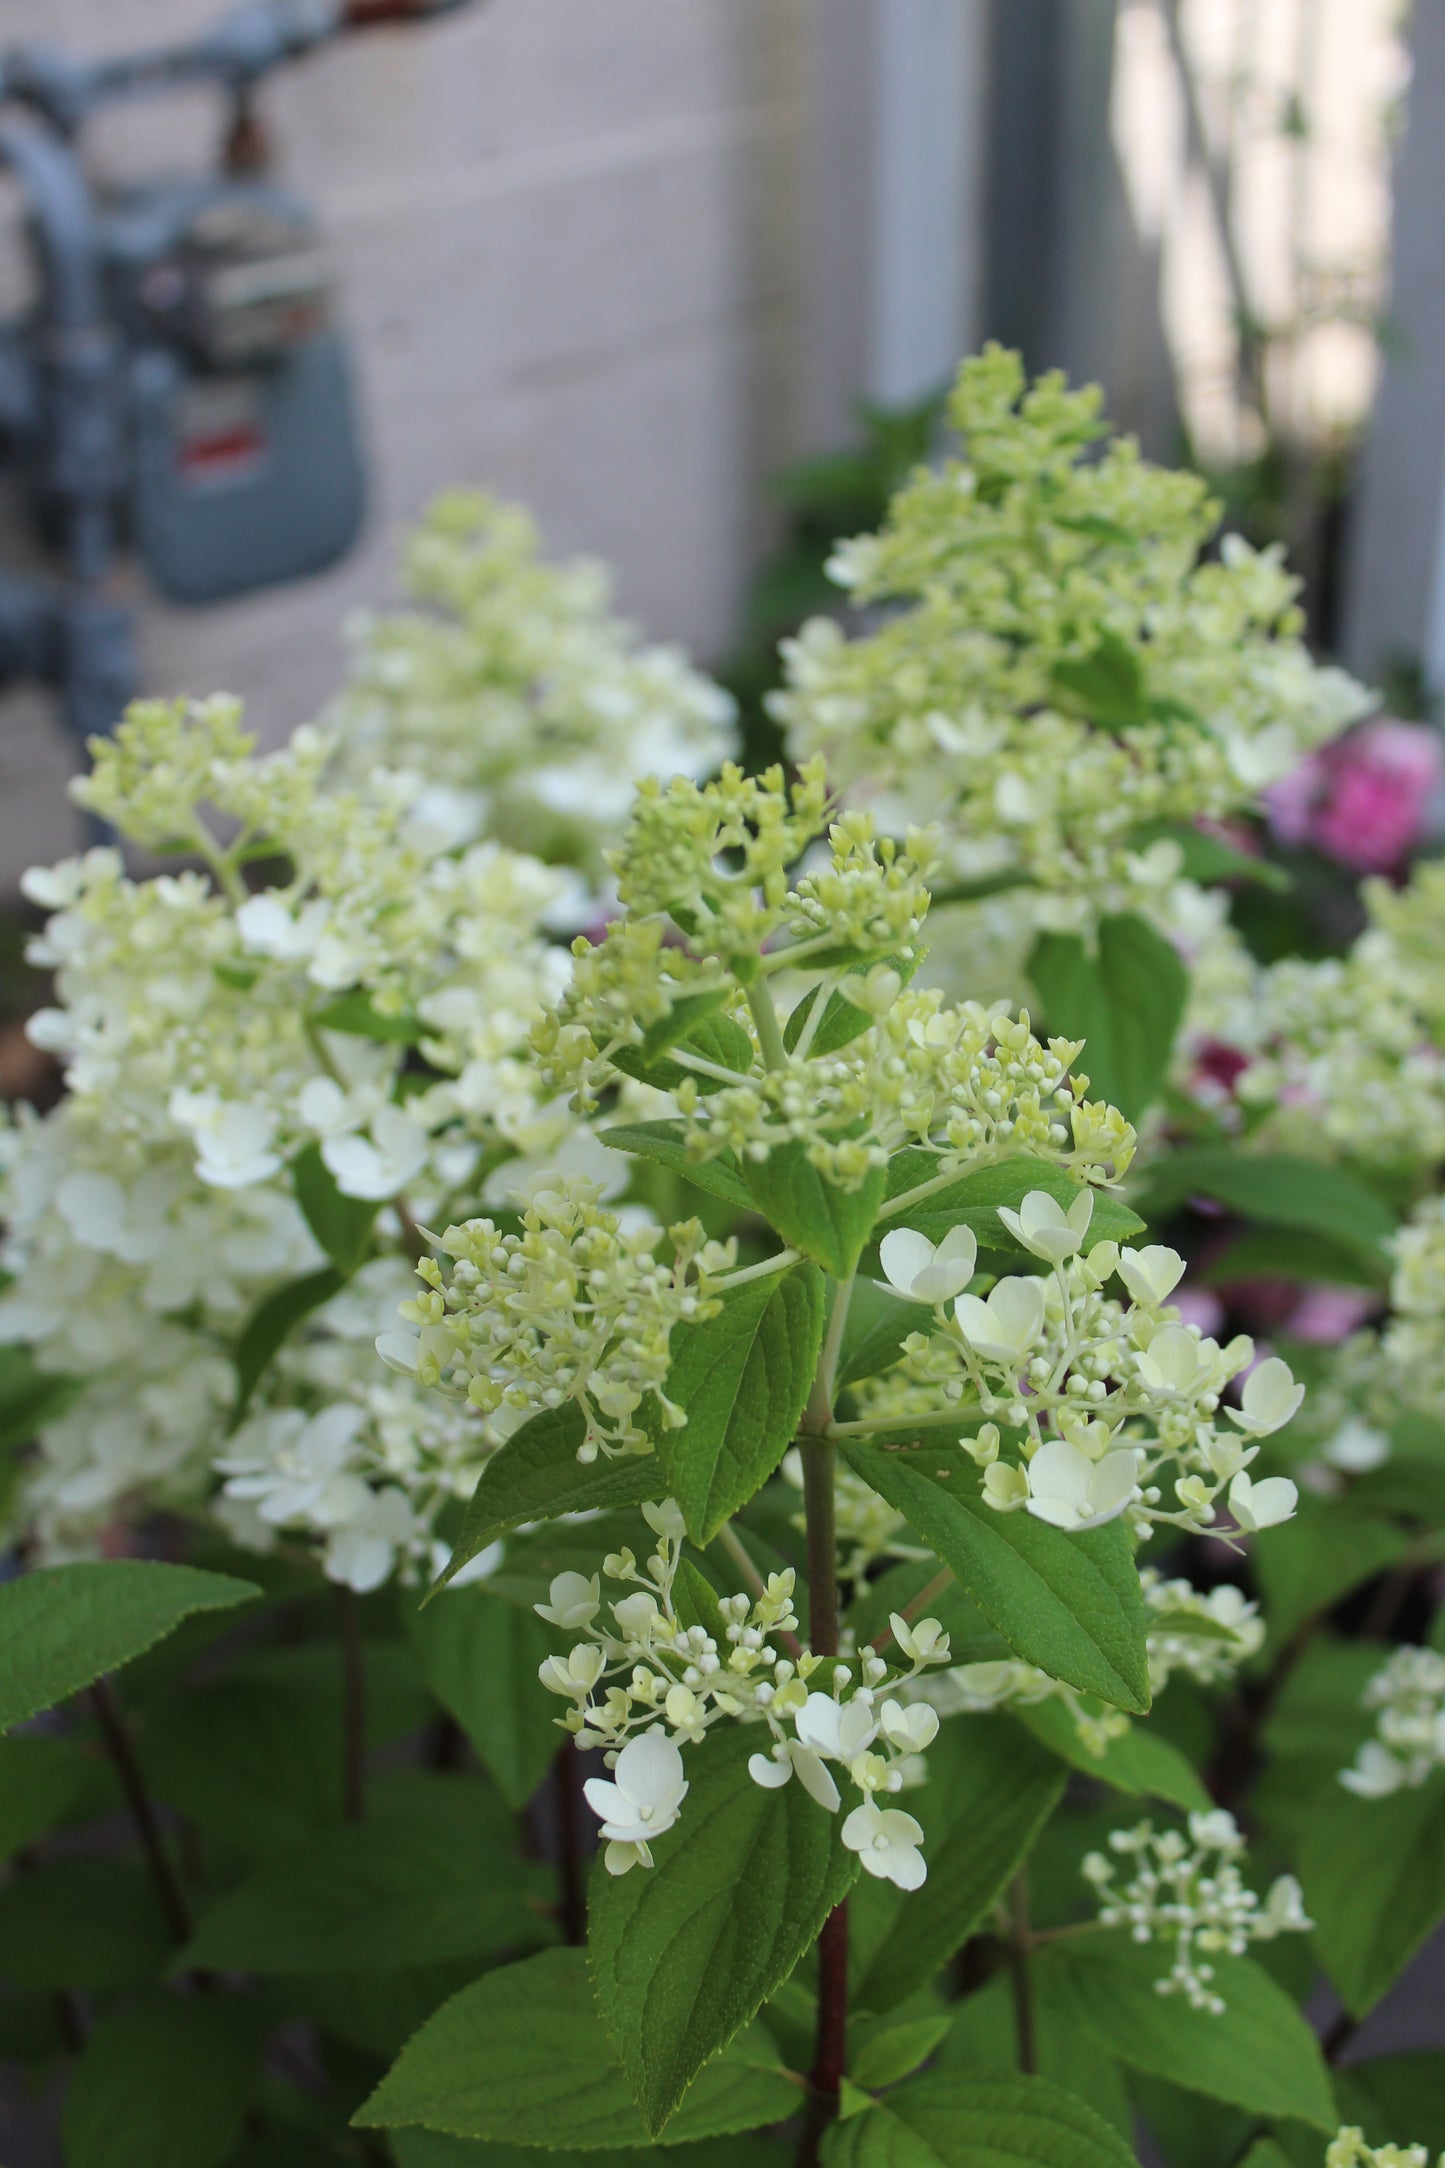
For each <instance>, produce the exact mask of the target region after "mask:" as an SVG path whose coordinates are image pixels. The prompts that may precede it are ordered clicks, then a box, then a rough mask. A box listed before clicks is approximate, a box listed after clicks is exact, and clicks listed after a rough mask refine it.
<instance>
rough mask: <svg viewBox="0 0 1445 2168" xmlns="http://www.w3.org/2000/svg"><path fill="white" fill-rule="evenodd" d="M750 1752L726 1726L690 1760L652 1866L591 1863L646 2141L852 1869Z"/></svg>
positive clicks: (813, 1808)
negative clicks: (674, 1823)
mask: <svg viewBox="0 0 1445 2168" xmlns="http://www.w3.org/2000/svg"><path fill="white" fill-rule="evenodd" d="M752 1746H753V1741H752V1740H750V1739H749V1738H748V1736H747V1735H746V1734H745V1733H744V1734H733V1735H732V1736H730V1737H728V1738H726V1739H716V1740H709V1741H708V1742H707V1745H706V1746H705V1747H704V1748H702V1749H699V1750H698V1752H697V1753H695V1754H693V1755H690V1756H689V1757H688V1764H687V1767H688V1777H689V1784H690V1790H689V1793H688V1801H687V1819H686V1825H685V1827H682V1828H679V1829H676V1830H673V1831H670V1832H669V1833H668V1835H667V1836H665V1837H662V1838H659V1839H658V1840H657V1841H656V1843H655V1844H654V1846H653V1853H654V1857H655V1860H656V1865H655V1866H654V1867H653V1869H652V1870H651V1872H649V1873H646V1874H635V1873H634V1874H628V1875H622V1876H615V1877H614V1876H611V1875H608V1874H607V1873H606V1872H605V1870H604V1869H603V1867H602V1865H601V1863H600V1862H599V1864H598V1866H597V1867H596V1868H595V1869H594V1870H593V1877H592V1889H591V1901H590V1904H589V1908H588V1952H589V1962H590V1964H591V1970H592V1980H593V1986H594V1988H595V1991H596V1995H597V2005H598V2008H599V2010H600V2011H601V2013H602V2021H603V2024H604V2025H605V2026H606V2028H607V2031H608V2034H609V2036H610V2038H611V2040H612V2043H613V2046H614V2048H615V2049H616V2051H617V2053H618V2055H619V2056H620V2057H621V2059H622V2063H623V2067H624V2068H625V2070H626V2071H627V2075H628V2078H629V2080H630V2082H631V2085H632V2089H633V2096H634V2098H635V2099H636V2102H637V2105H638V2108H639V2110H640V2112H641V2115H642V2119H643V2121H644V2123H645V2124H646V2125H647V2128H648V2130H649V2131H650V2132H651V2133H652V2134H653V2135H654V2136H656V2134H657V2133H658V2132H659V2131H660V2130H661V2129H662V2128H663V2126H664V2125H665V2124H667V2123H668V2121H669V2118H670V2117H671V2116H672V2114H673V2112H674V2110H675V2109H676V2107H677V2105H678V2102H679V2101H680V2100H681V2099H682V2097H683V2094H684V2093H685V2092H686V2090H687V2088H688V2086H689V2085H690V2084H691V2083H692V2081H693V2079H694V2078H695V2077H696V2075H697V2073H698V2072H699V2071H700V2070H701V2069H702V2067H703V2065H704V2064H705V2063H707V2062H708V2061H709V2060H710V2058H711V2057H713V2056H714V2055H716V2054H717V2052H718V2050H719V2049H720V2048H723V2047H725V2046H726V2045H727V2043H728V2042H729V2041H730V2040H732V2038H733V2037H734V2035H735V2034H736V2033H738V2032H739V2031H740V2030H741V2028H742V2027H743V2026H744V2025H746V2024H747V2023H748V2021H749V2020H750V2019H751V2018H752V2017H753V2016H754V2015H755V2014H756V2012H757V2011H758V2010H759V2008H760V2007H761V2006H762V2004H763V2003H764V2002H765V2001H766V1999H767V1997H768V1996H769V1995H770V1994H771V1993H772V1991H773V1989H774V1988H775V1987H777V1986H778V1985H779V1983H780V1982H781V1981H783V1980H785V1979H786V1978H787V1977H788V1975H789V1973H791V1971H792V1970H793V1967H794V1966H795V1965H796V1964H797V1962H798V1960H799V1958H800V1957H801V1956H802V1954H803V1952H804V1951H805V1950H807V1949H809V1948H811V1946H812V1944H813V1942H814V1941H815V1940H816V1939H817V1936H818V1933H819V1930H820V1929H821V1927H822V1925H823V1922H824V1920H825V1919H826V1918H827V1916H828V1914H829V1913H830V1912H831V1911H832V1909H833V1907H834V1905H836V1904H837V1903H839V1901H840V1900H841V1899H842V1897H843V1896H844V1895H845V1894H846V1892H847V1890H848V1888H849V1887H850V1885H851V1884H852V1882H853V1881H854V1879H855V1877H856V1875H857V1872H858V1860H857V1856H856V1854H854V1853H851V1852H846V1851H844V1849H843V1847H842V1845H841V1843H840V1842H839V1840H838V1833H837V1826H836V1823H835V1821H834V1819H833V1818H832V1817H830V1816H829V1815H826V1814H824V1813H822V1812H821V1811H820V1810H819V1808H818V1806H817V1804H816V1802H815V1801H813V1800H812V1799H810V1798H809V1797H808V1795H807V1793H806V1792H805V1791H804V1790H803V1787H802V1786H801V1784H786V1785H784V1786H783V1787H782V1788H781V1790H777V1791H773V1790H768V1789H766V1788H765V1787H764V1786H762V1785H759V1784H755V1783H754V1782H753V1780H752V1778H751V1777H750V1776H749V1774H748V1767H747V1764H748V1757H749V1750H750V1748H751V1747H752Z"/></svg>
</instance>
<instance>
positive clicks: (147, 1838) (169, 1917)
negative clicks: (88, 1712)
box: [90, 1679, 191, 1942]
mask: <svg viewBox="0 0 1445 2168" xmlns="http://www.w3.org/2000/svg"><path fill="white" fill-rule="evenodd" d="M90 1705H91V1707H92V1708H93V1709H94V1711H95V1715H96V1721H97V1723H98V1724H99V1725H100V1735H101V1737H102V1739H103V1740H104V1741H105V1750H106V1752H107V1754H109V1756H110V1758H111V1761H112V1762H113V1763H114V1765H115V1771H116V1774H117V1776H118V1777H119V1778H120V1782H121V1789H122V1790H123V1791H124V1793H125V1796H126V1804H127V1805H128V1806H129V1808H130V1813H131V1820H132V1821H133V1822H134V1823H135V1830H136V1835H137V1836H138V1837H139V1839H140V1846H141V1850H142V1851H143V1852H144V1853H145V1856H146V1863H147V1865H148V1866H149V1868H150V1871H151V1880H152V1881H153V1882H154V1884H155V1888H156V1895H157V1897H158V1898H159V1899H160V1904H161V1910H162V1911H163V1912H164V1913H165V1916H166V1925H167V1926H168V1927H169V1929H170V1931H171V1935H172V1937H173V1939H174V1940H175V1941H177V1942H189V1941H190V1939H191V1911H190V1906H189V1905H188V1904H187V1903H186V1899H185V1893H184V1892H183V1890H182V1888H181V1885H180V1880H179V1878H178V1876H177V1874H176V1870H175V1867H174V1866H173V1864H172V1862H171V1856H170V1854H169V1852H168V1851H167V1850H166V1844H165V1838H164V1837H163V1835H162V1834H161V1825H160V1819H159V1817H158V1815H157V1813H156V1810H155V1803H154V1801H153V1800H152V1798H151V1796H150V1793H149V1792H148V1791H147V1790H146V1785H145V1778H144V1777H143V1776H142V1774H141V1768H140V1763H139V1762H138V1761H137V1760H136V1755H135V1746H134V1744H133V1742H132V1740H131V1736H130V1732H129V1730H128V1728H127V1726H126V1721H125V1718H124V1716H123V1715H122V1714H121V1709H120V1704H119V1702H118V1701H117V1700H116V1697H115V1693H114V1690H113V1689H112V1687H111V1684H110V1681H109V1680H108V1679H97V1680H96V1682H95V1684H94V1686H92V1687H91V1689H90Z"/></svg>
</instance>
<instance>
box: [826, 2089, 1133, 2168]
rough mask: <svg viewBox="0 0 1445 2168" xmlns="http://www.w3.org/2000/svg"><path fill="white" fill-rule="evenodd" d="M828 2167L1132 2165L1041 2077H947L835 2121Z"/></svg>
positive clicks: (1104, 2128) (1102, 2129)
mask: <svg viewBox="0 0 1445 2168" xmlns="http://www.w3.org/2000/svg"><path fill="white" fill-rule="evenodd" d="M823 2160H824V2164H825V2168H985V2164H987V2168H1134V2154H1133V2150H1132V2148H1131V2147H1129V2146H1128V2145H1126V2144H1125V2142H1124V2140H1123V2139H1122V2138H1121V2137H1120V2135H1119V2133H1118V2132H1117V2131H1116V2130H1111V2129H1110V2127H1109V2125H1108V2124H1107V2123H1106V2122H1105V2121H1104V2119H1103V2117H1102V2116H1100V2115H1096V2114H1095V2113H1094V2110H1093V2109H1092V2108H1088V2107H1085V2105H1084V2103H1083V2101H1081V2100H1076V2099H1075V2098H1074V2096H1073V2095H1072V2093H1065V2092H1063V2091H1061V2090H1060V2088H1059V2087H1058V2086H1055V2085H1050V2084H1049V2083H1048V2082H1047V2081H1046V2080H1045V2079H1043V2078H1023V2077H993V2076H990V2075H986V2074H984V2073H982V2072H979V2073H974V2072H972V2071H956V2072H955V2071H941V2072H938V2073H936V2074H935V2073H932V2072H930V2073H928V2074H926V2075H925V2076H923V2077H920V2078H910V2079H909V2080H908V2081H907V2083H906V2084H903V2085H900V2086H898V2087H897V2089H896V2090H895V2091H893V2092H891V2093H890V2094H889V2096H888V2098H887V2100H886V2101H879V2102H877V2103H876V2104H875V2105H874V2106H872V2107H871V2108H869V2109H867V2110H866V2112H865V2113H863V2114H862V2115H857V2116H853V2117H850V2118H849V2120H848V2121H846V2122H839V2123H835V2124H833V2126H832V2127H831V2129H830V2130H829V2132H828V2134H827V2137H826V2138H825V2140H824V2144H823Z"/></svg>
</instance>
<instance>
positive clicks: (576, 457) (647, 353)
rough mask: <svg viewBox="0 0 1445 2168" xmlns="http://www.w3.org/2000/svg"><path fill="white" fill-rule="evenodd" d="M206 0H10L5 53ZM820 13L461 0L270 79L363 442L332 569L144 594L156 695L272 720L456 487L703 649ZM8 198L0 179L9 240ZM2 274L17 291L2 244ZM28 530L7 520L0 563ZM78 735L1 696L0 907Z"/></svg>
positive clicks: (126, 123)
mask: <svg viewBox="0 0 1445 2168" xmlns="http://www.w3.org/2000/svg"><path fill="white" fill-rule="evenodd" d="M212 12H213V8H212V7H211V6H210V5H208V4H207V0H0V43H4V42H7V41H8V40H10V39H12V38H17V37H27V38H41V37H43V38H44V39H46V40H47V41H49V42H54V43H57V44H65V45H68V46H70V47H71V48H73V49H75V50H77V51H84V52H97V53H98V52H105V51H111V50H116V49H121V48H125V47H128V46H132V45H135V44H139V43H143V42H151V41H155V40H158V39H165V38H171V37H175V36H179V35H187V34H190V33H192V32H194V31H195V30H197V29H199V28H200V27H201V26H202V25H203V24H204V23H205V22H206V21H207V20H208V19H209V17H210V15H211V13H212ZM809 15H810V0H477V4H475V5H474V6H472V7H471V8H470V9H468V10H465V11H464V12H463V13H461V14H459V15H457V16H453V17H450V18H445V19H442V20H440V21H438V22H436V23H433V24H430V25H424V26H422V27H420V28H417V29H415V30H410V31H407V32H402V33H397V32H386V33H380V34H372V35H369V36H367V37H364V38H356V39H353V40H351V41H350V42H348V43H347V44H345V45H342V46H337V47H332V48H329V49H328V50H326V51H323V52H322V53H320V54H319V55H317V56H316V57H314V58H313V59H311V60H310V61H308V62H307V63H306V64H305V65H304V66H303V67H301V68H299V69H297V70H296V71H295V72H294V73H292V74H290V75H288V76H286V77H284V78H277V79H274V80H273V81H272V83H271V84H270V85H268V87H267V90H266V92H265V94H264V99H265V110H266V112H267V114H268V116H269V117H270V118H271V120H272V121H273V123H274V131H275V136H276V139H277V142H278V145H279V148H280V152H281V159H280V164H281V170H282V172H283V173H284V175H285V176H286V177H287V178H288V179H290V180H292V181H293V182H294V183H295V184H296V185H298V186H299V187H300V188H301V189H302V190H303V191H305V192H306V193H307V194H308V195H309V196H310V197H311V198H312V200H313V201H314V203H315V204H316V207H317V209H318V211H319V212H320V214H321V218H322V222H323V226H324V230H325V233H326V235H327V237H328V239H329V242H330V245H331V248H332V250H333V253H334V257H335V259H336V262H337V266H338V269H339V272H340V279H341V289H342V297H343V299H342V307H343V312H344V318H345V321H346V323H347V325H348V326H349V328H350V330H351V331H352V333H353V334H354V338H355V348H356V361H357V370H358V376H359V380H360V393H361V399H362V404H363V409H364V415H365V420H366V424H367V433H368V439H369V444H370V450H371V458H372V507H371V514H370V518H369V522H368V527H367V531H366V535H365V537H364V539H363V542H362V544H361V547H360V548H359V549H358V550H357V551H356V553H355V554H354V555H353V556H352V557H351V558H350V559H349V560H348V561H347V563H345V564H344V565H342V566H340V567H338V568H337V569H336V570H335V571H333V572H331V573H328V574H325V575H323V576H322V577H320V578H318V579H315V580H312V581H310V582H307V583H305V584H304V585H301V586H296V587H292V588H289V589H281V590H274V591H272V592H270V593H268V594H264V595H260V596H257V597H254V598H251V599H246V600H242V601H240V602H236V603H231V604H228V605H224V606H222V607H219V608H208V609H204V610H199V611H194V610H186V611H183V610H177V609H175V608H171V607H167V606H165V605H164V604H162V603H160V602H159V601H158V600H157V599H156V598H155V597H154V596H152V595H147V594H145V593H144V592H143V591H140V592H139V595H138V599H139V603H140V612H141V652H142V662H143V670H144V681H145V686H146V689H147V690H154V691H157V692H164V691H173V690H183V689H191V690H201V689H205V688H209V687H212V686H218V685H219V686H225V687H226V688H228V689H230V690H234V691H237V692H239V693H242V694H243V695H245V696H246V698H247V700H248V703H249V704H250V707H251V711H252V714H253V717H254V719H255V721H256V722H257V724H258V726H259V727H260V728H261V730H262V731H263V733H264V734H265V735H266V737H268V738H273V739H274V738H276V737H278V736H280V735H281V734H282V733H283V732H284V731H285V730H286V729H288V728H289V727H290V726H292V725H293V724H294V723H296V722H297V721H299V720H301V719H302V718H303V717H304V716H305V715H306V714H307V713H309V712H311V711H312V710H313V709H314V708H315V707H316V705H317V704H318V703H319V702H320V701H321V700H322V699H323V698H324V696H325V695H326V693H327V692H328V691H329V689H330V688H331V686H332V685H333V684H334V683H335V680H336V676H337V672H338V667H339V655H340V647H339V640H338V629H339V625H340V621H341V619H342V617H343V615H344V613H345V612H346V610H347V609H348V608H350V607H351V606H353V605H354V604H356V603H359V602H363V601H373V600H382V599H385V598H386V597H387V596H388V595H389V594H390V593H391V592H392V589H393V564H394V549H395V542H396V538H397V535H398V533H399V532H400V530H401V529H402V528H403V527H404V526H405V524H406V523H407V522H408V521H409V520H410V519H411V518H412V517H414V516H415V514H416V513H417V512H418V511H419V510H420V508H421V507H422V505H423V504H424V503H425V502H426V500H427V498H428V497H429V496H430V494H431V493H432V492H433V491H434V490H436V489H437V488H439V487H440V486H442V485H443V484H445V483H447V482H450V481H456V480H463V481H471V482H479V483H486V484H488V485H490V486H492V487H495V488H498V489H500V490H502V491H505V492H508V493H511V494H514V495H517V496H519V497H522V498H524V499H525V500H527V501H528V502H529V503H530V504H531V505H532V506H533V507H534V508H535V510H536V512H537V513H538V515H539V517H540V519H541V521H542V523H543V526H544V529H545V531H546V533H547V536H548V539H549V543H550V545H551V547H552V548H553V549H554V551H556V552H559V553H562V552H571V551H576V550H588V551H595V552H598V553H600V554H601V555H603V556H605V557H606V558H608V559H609V560H610V561H611V562H612V564H613V565H614V566H615V568H616V572H617V579H618V589H619V596H620V600H621V603H622V605H623V607H624V608H625V609H626V610H627V611H628V612H629V613H630V614H632V615H634V616H636V617H637V618H639V619H640V620H641V621H642V622H643V623H645V624H646V625H647V627H648V628H649V629H650V630H651V631H652V632H654V633H655V634H657V635H658V636H667V637H674V638H680V639H682V640H684V641H686V642H687V643H688V644H689V645H691V646H692V647H693V648H694V649H695V650H696V651H697V652H698V653H699V654H701V655H702V656H704V657H706V656H708V655H710V654H714V655H715V654H716V653H718V652H719V651H720V650H721V649H723V648H724V647H725V646H726V643H727V640H728V637H729V634H730V630H731V628H732V625H733V623H734V619H735V612H736V608H737V603H738V598H739V593H740V589H741V584H742V582H743V580H744V578H745V576H746V572H747V567H748V561H749V556H750V553H751V551H752V550H753V548H754V547H755V546H756V542H757V539H758V537H757V524H758V521H759V518H760V516H761V515H760V511H759V507H760V502H761V501H762V500H761V493H760V488H759V484H760V482H761V480H762V478H763V477H764V475H765V474H766V473H767V472H768V471H769V470H770V469H772V468H773V467H775V466H776V465H777V464H778V463H779V462H780V461H781V460H782V459H784V458H786V457H787V456H788V455H789V453H790V452H791V451H792V450H793V449H794V448H795V446H796V441H797V423H796V414H797V410H798V402H799V386H798V381H797V380H798V374H799V371H798V364H797V354H798V346H799V325H800V320H801V313H802V300H801V282H802V277H803V266H804V259H805V254H806V251H805V248H804V245H803V224H804V220H805V218H806V215H807V213H806V206H805V198H806V194H807V190H806V187H805V183H804V179H803V170H804V165H805V159H804V148H803V139H804V133H805V128H804V116H805V110H806V83H805V74H806V67H807V47H808V37H809ZM215 125H216V118H215V111H214V108H213V106H212V105H211V104H210V103H209V102H208V101H207V100H205V99H204V98H200V97H196V96H192V95H188V96H187V97H186V98H184V99H170V100H166V101H164V102H160V103H156V104H153V105H148V106H142V107H133V108H129V109H125V110H121V111H117V112H115V113H113V114H111V115H108V116H106V117H105V118H104V119H103V120H102V121H101V122H100V123H99V124H98V125H97V126H96V127H95V129H94V131H93V135H92V137H91V138H89V139H88V140H89V141H90V142H91V144H92V156H93V162H94V163H95V165H96V166H97V167H98V168H99V169H101V170H104V171H106V172H110V173H116V174H119V175H135V174H139V173H144V172H148V171H154V170H156V169H157V168H158V167H167V166H172V167H174V166H184V165H188V164H193V163H194V162H195V159H196V157H197V156H198V155H200V154H201V153H202V152H203V150H204V147H205V145H206V144H207V143H208V142H209V141H210V140H212V138H213V135H214V132H215ZM13 224H14V199H13V196H12V195H11V194H10V193H8V192H7V193H6V194H5V195H4V196H3V198H0V228H3V232H0V247H3V248H4V249H5V250H6V252H7V253H8V254H10V255H11V256H12V257H13V252H14V241H13ZM7 273H8V275H5V276H4V277H3V278H0V290H8V289H10V288H12V287H13V284H14V267H13V263H12V264H11V265H9V266H7ZM16 548H17V544H16V541H15V540H14V538H13V537H12V535H11V533H10V531H9V529H8V528H7V527H6V526H5V525H4V524H3V523H0V551H3V553H4V556H5V560H6V561H11V560H13V558H14V556H15V553H16ZM68 757H69V756H68V752H67V749H66V747H65V745H64V743H63V741H62V739H61V737H60V734H59V731H58V728H57V726H56V725H55V723H54V720H53V716H52V715H50V714H49V713H48V712H47V708H46V705H45V703H44V701H43V700H40V699H37V698H34V697H32V696H29V695H23V694H11V695H7V696H4V697H0V893H3V892H4V891H7V890H9V889H11V888H13V885H14V879H15V875H16V872H17V871H18V869H19V867H20V866H22V865H24V864H25V863H27V862H30V861H32V860H34V859H36V858H39V857H44V856H47V855H52V854H54V853H56V852H59V851H61V850H63V849H65V848H68V847H69V844H70V839H71V835H72V826H71V816H70V815H69V813H68V810H67V809H66V807H65V805H64V803H63V800H62V798H61V795H60V786H61V780H62V778H63V775H64V773H65V770H66V765H67V761H68Z"/></svg>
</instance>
